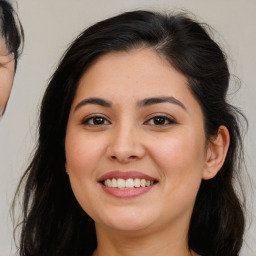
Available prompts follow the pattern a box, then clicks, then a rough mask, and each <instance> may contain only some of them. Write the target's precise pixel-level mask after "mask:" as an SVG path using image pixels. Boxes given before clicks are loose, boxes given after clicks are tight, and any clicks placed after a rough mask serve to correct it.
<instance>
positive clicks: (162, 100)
mask: <svg viewBox="0 0 256 256" xmlns="http://www.w3.org/2000/svg"><path fill="white" fill-rule="evenodd" d="M159 103H172V104H176V105H178V106H180V107H181V108H183V109H184V110H187V109H186V107H185V105H184V104H183V103H182V102H180V101H179V100H177V99H176V98H174V97H153V98H146V99H143V100H141V101H139V102H138V104H137V106H138V107H146V106H151V105H154V104H159ZM88 104H93V105H99V106H102V107H107V108H111V107H112V103H111V102H109V101H107V100H104V99H102V98H88V99H84V100H82V101H80V102H79V103H78V104H77V105H76V106H75V111H76V110H77V109H79V108H81V107H82V106H85V105H88Z"/></svg>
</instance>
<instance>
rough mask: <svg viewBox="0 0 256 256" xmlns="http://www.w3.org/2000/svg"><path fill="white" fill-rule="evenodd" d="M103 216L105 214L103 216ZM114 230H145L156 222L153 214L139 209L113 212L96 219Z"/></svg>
mask: <svg viewBox="0 0 256 256" xmlns="http://www.w3.org/2000/svg"><path fill="white" fill-rule="evenodd" d="M109 213H110V212H109ZM102 217H103V216H102ZM95 222H96V224H97V222H98V223H100V224H103V225H104V226H105V227H108V228H110V229H113V230H118V231H124V232H125V231H127V232H129V231H139V230H144V229H146V228H147V227H149V226H151V225H152V224H153V223H154V220H153V218H152V216H149V214H145V213H139V212H138V211H131V210H130V211H127V210H125V211H120V210H119V211H118V212H115V213H113V212H111V213H110V215H108V216H105V218H101V219H100V220H99V221H97V220H96V221H95Z"/></svg>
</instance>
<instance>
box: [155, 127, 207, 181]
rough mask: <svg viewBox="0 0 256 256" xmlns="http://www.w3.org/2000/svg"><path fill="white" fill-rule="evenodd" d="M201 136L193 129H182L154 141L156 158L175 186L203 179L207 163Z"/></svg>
mask: <svg viewBox="0 0 256 256" xmlns="http://www.w3.org/2000/svg"><path fill="white" fill-rule="evenodd" d="M201 137H202V136H198V135H197V134H196V133H194V132H193V131H190V130H181V131H179V132H177V133H175V134H172V135H171V136H166V137H163V138H162V139H159V140H156V141H155V142H154V145H155V147H154V148H155V149H154V153H152V155H154V160H155V162H157V164H158V167H159V169H160V170H162V173H163V175H164V176H165V178H166V179H167V181H168V182H170V183H171V184H172V185H173V186H182V185H186V184H190V183H192V182H194V181H195V180H198V181H199V182H200V181H201V178H202V173H203V168H204V164H205V159H204V155H205V153H204V140H203V139H202V138H201ZM197 183H198V182H197Z"/></svg>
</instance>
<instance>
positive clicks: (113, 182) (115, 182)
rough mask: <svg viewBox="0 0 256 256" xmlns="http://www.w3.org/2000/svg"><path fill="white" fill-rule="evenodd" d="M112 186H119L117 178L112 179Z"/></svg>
mask: <svg viewBox="0 0 256 256" xmlns="http://www.w3.org/2000/svg"><path fill="white" fill-rule="evenodd" d="M112 188H117V180H116V179H115V178H114V179H112Z"/></svg>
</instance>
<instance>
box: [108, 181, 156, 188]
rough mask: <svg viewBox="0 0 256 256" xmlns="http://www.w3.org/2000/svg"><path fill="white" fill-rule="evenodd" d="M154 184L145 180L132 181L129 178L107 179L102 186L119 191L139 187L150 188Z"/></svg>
mask: <svg viewBox="0 0 256 256" xmlns="http://www.w3.org/2000/svg"><path fill="white" fill-rule="evenodd" d="M153 184H154V181H152V180H145V179H139V178H136V179H132V178H129V179H127V180H125V179H116V178H113V179H107V180H105V181H104V185H105V186H106V187H110V188H120V189H124V188H134V187H135V188H139V187H149V186H152V185H153Z"/></svg>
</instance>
